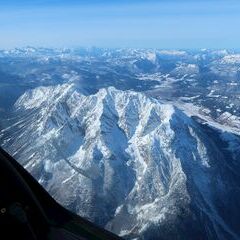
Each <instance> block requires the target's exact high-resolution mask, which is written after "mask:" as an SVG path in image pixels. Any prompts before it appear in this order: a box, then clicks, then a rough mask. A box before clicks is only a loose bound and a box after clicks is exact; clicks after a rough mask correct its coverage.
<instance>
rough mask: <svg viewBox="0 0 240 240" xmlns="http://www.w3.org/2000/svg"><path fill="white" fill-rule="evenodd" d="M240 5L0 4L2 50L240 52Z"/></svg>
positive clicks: (211, 1)
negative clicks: (36, 47)
mask: <svg viewBox="0 0 240 240" xmlns="http://www.w3.org/2000/svg"><path fill="white" fill-rule="evenodd" d="M239 26H240V1H239V0H218V1H217V0H208V1H207V0H201V1H197V0H183V1H182V0H160V1H154V0H150V1H149V0H145V1H143V0H129V1H127V0H122V1H120V0H119V1H118V0H115V1H114V0H112V1H110V0H104V1H98V0H88V1H87V0H83V1H81V0H79V1H77V0H66V1H63V0H49V1H47V0H35V1H34V0H32V1H30V0H6V1H3V0H0V48H12V47H21V46H26V45H31V46H46V47H77V46H87V47H89V46H97V47H140V48H175V49H178V48H240V47H239V45H240V27H239Z"/></svg>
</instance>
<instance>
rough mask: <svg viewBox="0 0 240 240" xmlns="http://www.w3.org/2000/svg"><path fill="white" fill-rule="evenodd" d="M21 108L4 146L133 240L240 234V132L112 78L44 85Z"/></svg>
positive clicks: (49, 185) (56, 191) (57, 194)
mask: <svg viewBox="0 0 240 240" xmlns="http://www.w3.org/2000/svg"><path fill="white" fill-rule="evenodd" d="M15 108H16V110H15V111H16V113H17V116H18V118H17V119H15V120H14V121H13V120H12V121H13V124H12V126H11V127H10V128H8V129H4V130H3V131H1V133H0V134H1V141H2V143H3V144H2V145H3V147H4V148H5V149H7V150H8V151H9V152H10V153H11V154H12V155H13V156H14V157H15V158H17V159H18V161H19V162H20V163H21V164H23V165H24V167H25V168H27V169H28V170H29V171H30V172H31V173H32V175H33V176H34V177H35V178H36V179H37V180H38V181H39V182H40V183H41V184H42V185H43V186H44V187H45V188H46V189H47V191H48V192H49V193H50V194H51V195H52V196H53V197H54V198H55V199H56V200H57V201H58V202H60V203H61V204H63V205H64V206H66V207H67V208H68V209H71V210H72V211H74V212H76V213H77V214H79V215H81V216H84V217H86V218H88V219H90V220H92V221H94V222H95V223H97V224H99V225H101V226H103V227H105V228H107V229H109V230H111V231H113V232H115V233H117V234H119V235H121V236H123V237H125V238H127V239H135V238H136V239H239V238H240V221H239V215H240V214H239V211H240V210H239V209H240V201H239V199H240V175H239V172H240V161H239V154H240V150H239V145H240V138H239V137H238V136H237V135H234V134H233V133H230V132H222V131H221V130H219V129H214V128H213V127H209V126H208V125H207V124H205V125H202V124H201V123H198V122H197V121H195V120H194V119H193V118H190V117H188V116H187V115H186V114H185V113H183V112H182V111H181V110H179V109H178V108H176V107H174V106H173V105H169V104H165V103H162V102H159V101H157V100H154V99H151V98H148V97H146V96H145V95H144V94H142V93H136V92H132V91H120V90H116V89H115V88H113V87H110V88H107V89H101V90H99V91H98V92H97V93H96V94H95V95H89V96H85V95H83V94H82V93H80V91H79V90H78V89H77V88H76V87H75V85H74V84H63V85H58V86H55V87H39V88H36V89H34V90H31V91H28V92H26V93H25V94H23V95H22V96H21V97H20V98H19V99H18V101H17V102H16V103H15ZM10 136H11V137H10Z"/></svg>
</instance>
